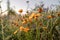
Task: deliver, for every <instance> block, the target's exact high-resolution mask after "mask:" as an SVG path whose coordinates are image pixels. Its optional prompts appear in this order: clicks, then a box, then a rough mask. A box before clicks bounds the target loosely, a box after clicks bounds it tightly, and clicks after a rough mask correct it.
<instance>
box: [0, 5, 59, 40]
mask: <svg viewBox="0 0 60 40" xmlns="http://www.w3.org/2000/svg"><path fill="white" fill-rule="evenodd" d="M41 6H42V5H41ZM41 6H39V7H37V8H35V9H33V10H32V11H31V12H29V11H28V10H27V12H26V14H25V15H23V16H22V15H21V14H22V12H23V9H20V10H19V11H18V12H19V13H20V14H16V12H15V11H14V10H11V9H9V8H8V15H7V16H6V15H4V16H0V40H60V10H59V9H60V6H58V7H59V8H57V10H56V11H54V10H53V11H52V10H48V9H47V10H45V11H44V9H43V7H41Z"/></svg>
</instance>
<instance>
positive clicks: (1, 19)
mask: <svg viewBox="0 0 60 40" xmlns="http://www.w3.org/2000/svg"><path fill="white" fill-rule="evenodd" d="M1 25H2V39H3V40H4V30H3V29H4V27H3V20H2V19H1Z"/></svg>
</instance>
